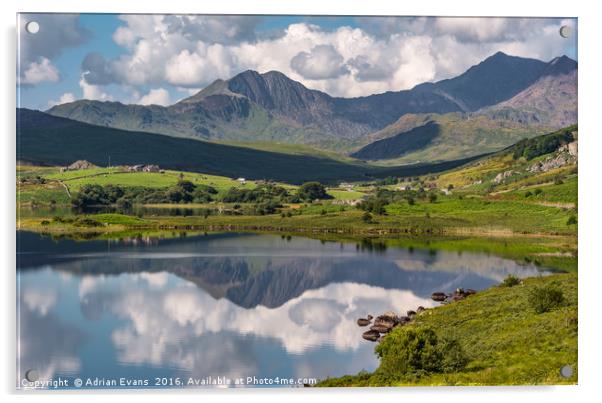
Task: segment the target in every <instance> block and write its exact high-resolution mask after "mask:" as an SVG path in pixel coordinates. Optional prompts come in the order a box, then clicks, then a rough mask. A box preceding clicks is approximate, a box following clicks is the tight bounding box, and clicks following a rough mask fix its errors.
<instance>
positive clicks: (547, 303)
mask: <svg viewBox="0 0 602 403" xmlns="http://www.w3.org/2000/svg"><path fill="white" fill-rule="evenodd" d="M528 299H529V305H530V306H531V307H532V308H533V309H534V310H535V312H537V313H545V312H549V311H551V310H552V309H554V308H558V307H560V306H562V305H564V303H565V298H564V294H563V293H562V290H561V289H560V288H558V286H557V285H556V284H554V283H551V284H547V285H545V286H543V287H535V288H533V289H532V290H531V291H530V292H529V296H528Z"/></svg>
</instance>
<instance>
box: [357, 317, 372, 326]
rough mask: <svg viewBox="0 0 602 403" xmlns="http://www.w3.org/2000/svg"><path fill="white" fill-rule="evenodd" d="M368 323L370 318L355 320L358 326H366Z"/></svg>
mask: <svg viewBox="0 0 602 403" xmlns="http://www.w3.org/2000/svg"><path fill="white" fill-rule="evenodd" d="M369 324H370V319H366V318H359V319H358V320H357V325H358V326H368V325H369Z"/></svg>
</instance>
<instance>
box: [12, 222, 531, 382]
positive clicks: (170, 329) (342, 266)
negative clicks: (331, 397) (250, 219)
mask: <svg viewBox="0 0 602 403" xmlns="http://www.w3.org/2000/svg"><path fill="white" fill-rule="evenodd" d="M17 239H18V250H19V253H18V255H17V257H18V259H17V266H18V286H19V288H18V308H19V312H18V319H19V345H18V353H17V354H18V357H19V358H20V360H19V365H18V371H19V379H20V378H21V377H23V376H24V374H25V372H26V371H27V370H29V369H34V370H35V371H37V375H38V377H39V379H57V378H59V377H60V378H62V379H67V380H69V381H70V382H69V387H71V385H73V380H74V379H75V378H81V379H83V380H84V381H86V380H87V378H91V380H94V379H96V378H98V379H99V380H113V379H115V380H117V382H119V378H120V377H124V378H127V379H128V380H130V381H132V380H145V379H146V380H147V382H148V386H149V387H153V386H155V383H156V379H155V378H157V377H158V378H164V379H165V380H163V379H161V380H160V381H159V382H163V383H165V382H167V383H168V384H169V382H172V380H173V379H175V378H178V377H179V378H181V380H183V381H185V382H188V381H189V380H190V379H193V380H197V381H201V382H212V380H215V379H218V377H224V378H226V379H230V380H231V381H232V382H234V380H235V379H238V378H244V379H245V382H246V378H247V377H256V378H257V379H260V378H272V379H274V378H276V377H279V378H294V379H295V380H296V379H298V378H318V379H320V378H325V377H327V376H340V375H344V374H355V373H357V372H359V371H361V370H368V371H371V370H374V369H375V368H376V366H377V364H378V362H377V360H376V357H375V356H374V353H373V349H374V344H373V343H370V342H367V341H365V340H363V339H362V338H361V333H362V328H359V327H358V326H357V325H356V323H355V321H356V319H357V318H358V317H360V316H364V315H366V314H368V313H371V314H372V315H375V314H380V313H382V312H385V311H388V310H393V311H396V312H405V311H406V310H408V309H416V307H418V306H419V305H422V306H425V307H429V306H434V305H435V303H434V302H433V301H431V300H430V298H429V296H430V294H431V293H432V292H434V291H451V290H454V289H455V288H457V287H465V288H475V289H483V288H486V287H489V286H491V285H493V284H496V283H499V282H500V281H501V280H502V279H503V278H504V277H506V276H507V275H508V274H510V273H512V274H514V275H517V276H520V277H525V276H533V275H536V274H537V273H540V272H539V271H538V269H537V268H536V267H535V266H531V265H519V264H517V263H515V262H513V261H510V260H506V259H502V258H499V257H495V256H489V255H485V254H476V253H467V252H463V253H456V252H444V251H432V250H431V251H428V250H418V249H416V250H408V249H401V248H391V247H389V248H383V247H370V244H364V245H357V244H355V243H338V242H321V241H319V240H314V239H307V238H301V237H292V238H289V239H287V238H283V237H281V236H276V235H256V234H210V235H201V236H188V237H181V238H173V239H144V238H135V239H127V240H121V241H116V240H113V241H87V242H75V241H71V240H59V241H57V240H53V239H51V238H49V237H43V236H39V235H36V234H32V233H25V232H18V233H17ZM209 377H212V378H209ZM224 378H220V379H221V380H223V379H224ZM19 382H20V381H19ZM99 386H101V387H102V386H103V385H99ZM105 386H106V385H105ZM274 386H278V385H274ZM280 386H282V385H280Z"/></svg>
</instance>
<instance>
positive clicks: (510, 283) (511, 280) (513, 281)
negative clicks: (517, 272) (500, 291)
mask: <svg viewBox="0 0 602 403" xmlns="http://www.w3.org/2000/svg"><path fill="white" fill-rule="evenodd" d="M520 282H521V281H520V278H518V277H516V276H514V275H512V274H508V277H506V278H505V279H504V281H502V286H504V287H514V286H515V285H519V284H520Z"/></svg>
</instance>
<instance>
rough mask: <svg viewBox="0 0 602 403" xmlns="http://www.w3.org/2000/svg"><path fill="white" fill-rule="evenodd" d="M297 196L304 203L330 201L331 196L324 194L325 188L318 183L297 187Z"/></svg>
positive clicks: (308, 183)
mask: <svg viewBox="0 0 602 403" xmlns="http://www.w3.org/2000/svg"><path fill="white" fill-rule="evenodd" d="M297 194H298V195H299V198H300V199H301V200H306V201H314V200H317V199H321V200H324V199H332V196H330V195H329V194H328V193H326V187H325V186H324V185H322V184H321V183H320V182H305V183H304V184H302V185H301V186H300V187H299V190H298V191H297Z"/></svg>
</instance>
